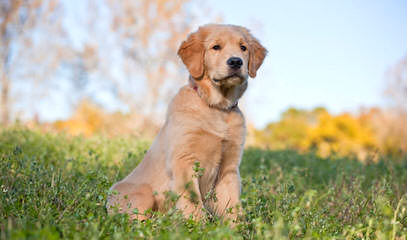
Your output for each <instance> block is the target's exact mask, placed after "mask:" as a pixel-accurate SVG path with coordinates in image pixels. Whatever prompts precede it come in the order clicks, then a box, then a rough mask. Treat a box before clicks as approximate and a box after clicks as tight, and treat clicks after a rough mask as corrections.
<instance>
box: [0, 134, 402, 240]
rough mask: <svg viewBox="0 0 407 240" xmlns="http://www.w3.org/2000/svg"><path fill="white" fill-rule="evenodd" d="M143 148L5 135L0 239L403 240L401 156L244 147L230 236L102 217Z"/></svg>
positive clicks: (174, 216)
mask: <svg viewBox="0 0 407 240" xmlns="http://www.w3.org/2000/svg"><path fill="white" fill-rule="evenodd" d="M148 145H149V144H148V143H147V142H143V141H139V140H137V139H134V138H126V139H124V138H114V139H104V138H100V137H98V138H97V137H94V138H90V139H85V138H81V137H68V136H65V135H61V134H58V135H52V134H43V133H39V132H35V131H29V130H24V129H9V130H4V131H3V132H1V133H0V173H1V174H0V239H24V238H28V239H73V238H75V239H140V238H148V239H152V238H154V239H186V238H189V239H235V238H236V239H268V238H274V239H294V238H307V239H406V238H407V195H406V191H407V158H404V159H400V158H399V159H388V158H386V159H381V160H379V161H378V162H377V163H371V162H367V163H365V164H362V163H360V162H359V161H357V160H356V159H350V158H345V157H344V158H338V157H335V159H330V158H321V157H318V156H316V155H314V154H311V153H310V154H298V153H297V152H294V151H264V150H259V149H246V151H245V153H244V156H243V161H242V165H241V176H242V205H243V216H242V217H241V219H240V220H239V221H238V223H237V226H236V227H235V228H232V227H230V226H229V225H228V223H227V222H225V221H223V220H222V219H219V218H207V219H203V220H202V221H200V222H195V221H193V220H192V219H184V218H183V217H182V216H181V214H179V212H178V211H176V210H175V209H173V208H171V209H170V210H169V212H168V213H166V214H162V213H154V214H153V217H152V218H151V219H149V220H146V221H144V222H137V221H136V222H130V221H129V220H128V217H127V216H126V215H122V214H117V215H113V216H110V215H108V214H107V212H106V209H105V204H106V197H107V194H108V189H109V188H110V186H111V185H112V183H114V182H115V181H117V180H119V179H121V178H122V177H124V176H125V175H126V174H128V172H129V171H131V170H132V169H133V168H134V167H135V166H136V165H137V164H138V163H139V162H140V161H141V159H142V157H143V155H144V153H145V151H146V149H147V148H148ZM195 170H196V172H197V173H200V172H201V168H200V166H199V165H196V166H195ZM197 176H198V177H199V174H197ZM173 198H174V199H175V200H176V199H177V196H173Z"/></svg>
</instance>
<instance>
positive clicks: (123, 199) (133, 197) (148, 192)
mask: <svg viewBox="0 0 407 240" xmlns="http://www.w3.org/2000/svg"><path fill="white" fill-rule="evenodd" d="M112 190H113V191H117V192H118V194H117V195H111V196H109V199H108V206H107V207H108V211H109V213H112V212H113V210H114V208H115V207H117V208H118V210H119V212H121V213H127V214H129V216H130V219H138V220H145V219H147V218H148V216H146V215H145V214H144V212H145V211H146V210H147V209H150V208H153V207H154V195H153V191H152V189H151V187H150V186H148V185H147V184H141V185H137V184H134V183H128V182H119V183H117V184H115V185H114V186H113V187H112ZM136 208H137V211H135V209H136Z"/></svg>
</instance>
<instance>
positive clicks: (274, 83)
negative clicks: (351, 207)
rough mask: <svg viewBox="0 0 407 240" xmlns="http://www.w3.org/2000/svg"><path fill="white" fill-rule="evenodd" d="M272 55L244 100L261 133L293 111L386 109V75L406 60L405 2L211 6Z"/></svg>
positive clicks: (227, 0)
mask: <svg viewBox="0 0 407 240" xmlns="http://www.w3.org/2000/svg"><path fill="white" fill-rule="evenodd" d="M207 5H209V7H210V8H211V9H212V11H214V12H215V13H218V14H220V15H221V16H222V18H223V22H224V23H230V24H236V25H242V26H246V27H248V28H250V29H251V30H252V32H253V34H254V35H255V36H256V37H257V38H258V39H259V40H260V41H261V42H262V44H263V45H264V46H265V47H266V48H267V49H268V51H269V54H268V56H267V57H266V60H265V61H264V63H263V66H262V67H261V69H260V70H259V72H258V74H257V77H256V78H255V79H251V80H250V82H249V89H248V92H247V93H246V95H245V96H244V100H243V101H244V104H245V111H246V115H247V116H248V118H249V120H250V121H252V122H253V123H254V124H255V126H257V127H263V126H265V125H266V124H267V123H268V122H270V121H274V120H278V118H279V116H280V114H281V113H282V112H283V111H284V110H285V109H287V108H288V107H299V108H305V109H312V108H313V107H316V106H324V107H326V108H327V109H328V110H329V111H330V112H332V113H334V114H336V113H340V112H344V111H347V112H357V111H358V110H359V109H360V108H361V107H372V106H385V105H386V98H385V96H384V89H385V86H386V77H385V76H386V75H385V73H386V71H387V70H388V69H389V68H390V67H392V66H393V65H395V64H396V63H397V62H398V61H399V60H400V59H401V58H402V57H403V56H405V55H406V54H407V1H392V0H386V1H383V0H380V1H379V0H369V1H367V0H365V1H361V0H353V1H351V0H341V1H322V0H308V1H291V0H281V1H276V0H269V1H267V0H261V1H255V0H251V1H239V2H238V1H232V0H222V1H215V0H209V2H207Z"/></svg>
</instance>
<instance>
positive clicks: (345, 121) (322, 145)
mask: <svg viewBox="0 0 407 240" xmlns="http://www.w3.org/2000/svg"><path fill="white" fill-rule="evenodd" d="M370 120H371V118H370V116H368V115H361V116H352V115H350V114H346V113H345V114H340V115H337V116H333V115H331V114H329V113H328V111H327V110H326V109H324V108H321V107H319V108H315V109H313V110H311V111H306V110H300V109H295V108H289V109H288V110H286V111H285V112H284V113H283V114H282V116H281V119H280V120H279V121H278V122H274V123H270V124H269V125H268V126H267V127H266V128H265V129H263V130H257V131H255V133H254V134H255V141H254V143H255V145H257V146H261V147H267V148H270V149H287V148H288V149H294V150H299V151H307V150H313V151H316V152H317V153H318V154H319V155H321V156H324V157H325V156H328V155H330V154H333V153H336V154H339V155H342V156H343V155H355V156H357V157H358V158H359V159H365V158H366V157H370V156H371V154H372V153H375V151H376V150H377V149H378V145H377V141H376V138H375V132H374V129H373V125H372V123H371V121H370Z"/></svg>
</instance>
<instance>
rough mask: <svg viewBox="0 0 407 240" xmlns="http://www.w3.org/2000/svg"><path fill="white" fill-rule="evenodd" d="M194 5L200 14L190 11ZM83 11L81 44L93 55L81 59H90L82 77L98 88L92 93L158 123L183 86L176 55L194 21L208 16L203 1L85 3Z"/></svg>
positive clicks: (183, 72) (183, 70)
mask: <svg viewBox="0 0 407 240" xmlns="http://www.w3.org/2000/svg"><path fill="white" fill-rule="evenodd" d="M198 7H199V8H200V9H201V10H203V11H194V9H196V8H198ZM86 8H87V9H88V11H87V12H88V13H89V14H88V15H87V20H86V21H87V24H85V25H84V28H85V29H86V32H87V33H88V34H89V36H88V37H86V38H85V40H84V41H83V42H84V43H86V45H87V46H91V48H92V49H93V54H91V55H88V56H83V59H84V62H88V60H87V59H92V60H91V62H92V63H93V64H92V66H93V67H92V68H86V69H87V70H86V71H85V72H83V73H84V74H87V75H88V79H89V84H91V85H92V84H93V85H92V86H99V87H94V88H93V91H95V90H96V89H99V90H100V89H103V91H104V92H108V93H109V94H110V95H112V96H113V98H115V99H116V100H118V101H119V105H121V106H125V107H124V109H126V110H128V111H129V112H135V113H137V114H138V116H139V115H140V114H142V115H146V116H147V117H148V118H150V119H154V118H155V119H161V117H162V115H163V113H164V112H165V106H166V104H164V103H165V102H167V101H168V99H169V97H170V96H172V95H173V94H174V92H175V91H176V90H177V89H178V88H179V87H178V86H176V84H177V83H181V82H184V83H186V82H187V80H186V79H187V73H186V71H185V68H184V66H183V65H182V64H181V61H180V60H179V59H178V57H177V55H176V52H177V48H178V46H179V45H180V43H181V41H182V40H183V39H184V38H185V37H186V34H187V33H188V32H190V31H191V30H192V28H193V27H195V26H196V25H197V24H195V23H196V22H197V21H196V20H197V19H199V17H202V16H203V15H204V14H205V15H209V14H207V13H208V12H205V7H204V4H203V2H201V1H196V0H176V1H166V0H139V1H134V0H123V1H113V0H105V1H104V2H103V4H102V3H101V2H98V4H96V3H95V2H94V1H87V7H86ZM198 13H199V14H202V16H199V14H198ZM101 19H103V20H101ZM175 86H176V87H175ZM99 93H100V92H99ZM97 94H98V93H96V94H94V95H97Z"/></svg>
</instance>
